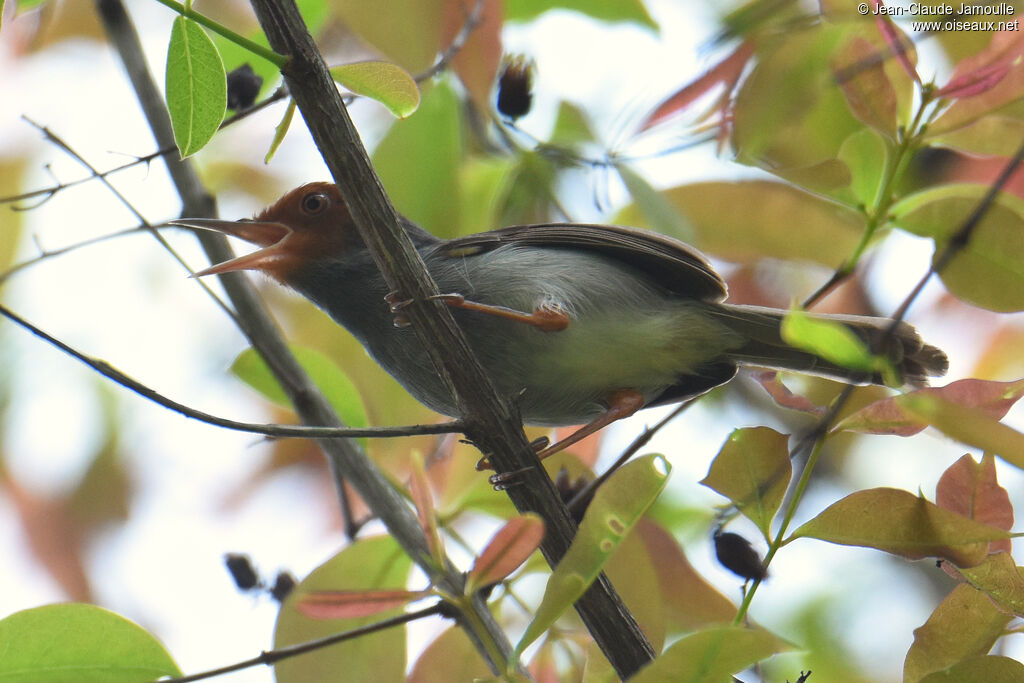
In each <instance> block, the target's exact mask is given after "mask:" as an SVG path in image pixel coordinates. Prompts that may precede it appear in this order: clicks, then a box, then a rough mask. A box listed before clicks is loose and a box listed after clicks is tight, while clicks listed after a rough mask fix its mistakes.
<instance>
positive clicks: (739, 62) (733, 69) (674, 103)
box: [640, 41, 754, 130]
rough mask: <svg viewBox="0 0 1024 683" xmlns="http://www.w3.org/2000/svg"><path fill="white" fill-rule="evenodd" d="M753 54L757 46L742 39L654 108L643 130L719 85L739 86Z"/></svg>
mask: <svg viewBox="0 0 1024 683" xmlns="http://www.w3.org/2000/svg"><path fill="white" fill-rule="evenodd" d="M753 54H754V46H753V44H752V43H750V42H749V41H743V42H742V43H740V46H739V47H737V48H736V49H735V50H734V51H733V52H732V54H730V55H729V56H728V57H726V58H725V59H723V60H722V61H720V62H719V63H718V64H716V65H714V66H713V67H711V68H710V69H708V70H707V71H706V72H705V73H704V74H703V75H701V76H699V77H698V78H697V79H696V80H694V81H691V82H690V83H688V84H687V85H685V86H683V88H682V89H680V90H679V91H678V92H676V93H675V94H674V95H672V96H671V97H669V98H668V99H667V100H665V101H664V102H662V103H661V104H659V105H658V106H657V107H655V109H654V111H653V112H651V113H650V115H648V117H647V118H646V119H645V120H644V122H643V123H642V124H640V130H647V129H648V128H651V127H653V126H656V125H658V124H659V123H661V122H662V121H664V120H665V119H667V118H670V117H672V116H673V115H675V114H677V113H678V112H680V111H682V110H684V109H686V108H687V107H688V106H690V105H691V104H692V103H693V102H694V101H695V100H697V99H698V98H699V97H701V96H702V95H704V94H706V93H708V92H709V91H711V90H712V89H713V88H715V87H716V86H718V85H722V86H725V91H726V92H727V93H728V92H731V91H732V89H733V88H735V87H736V83H737V81H739V79H740V76H741V75H742V74H743V69H744V67H746V65H747V62H748V61H750V58H751V57H752V56H753Z"/></svg>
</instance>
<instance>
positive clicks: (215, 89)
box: [166, 16, 228, 159]
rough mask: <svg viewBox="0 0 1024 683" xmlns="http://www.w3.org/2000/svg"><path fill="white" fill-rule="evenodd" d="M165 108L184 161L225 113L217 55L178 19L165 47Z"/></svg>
mask: <svg viewBox="0 0 1024 683" xmlns="http://www.w3.org/2000/svg"><path fill="white" fill-rule="evenodd" d="M166 89H167V109H168V111H169V112H170V115H171V127H172V128H173V129H174V142H175V143H176V144H177V145H178V150H179V151H180V152H181V157H182V158H183V159H184V158H185V157H187V156H191V155H193V154H195V153H196V152H198V151H199V150H200V149H202V148H203V147H204V146H205V145H206V143H207V142H209V141H210V138H212V137H213V134H214V133H216V132H217V128H218V127H219V126H220V122H221V121H222V120H223V119H224V112H225V111H226V110H227V104H228V89H227V77H226V76H225V74H224V63H223V62H221V59H220V53H219V52H217V48H216V46H214V44H213V41H211V40H210V38H209V36H207V35H206V32H205V31H204V30H203V28H202V27H201V26H200V25H199V24H197V23H196V22H194V21H191V20H190V19H186V18H185V17H183V16H179V17H178V18H176V19H175V20H174V24H173V25H172V27H171V41H170V44H169V45H168V46H167V74H166Z"/></svg>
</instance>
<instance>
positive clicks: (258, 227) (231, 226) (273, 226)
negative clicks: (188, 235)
mask: <svg viewBox="0 0 1024 683" xmlns="http://www.w3.org/2000/svg"><path fill="white" fill-rule="evenodd" d="M168 225H177V226H180V227H183V228H198V229H199V230H213V231H214V232H220V233H223V234H225V235H231V236H232V237H237V238H239V239H243V240H245V241H246V242H252V243H253V244H256V245H259V246H261V247H263V248H262V249H259V250H257V251H254V252H252V253H251V254H245V255H244V256H239V257H238V258H233V259H231V260H230V261H225V262H224V263H218V264H217V265H214V266H210V267H209V268H207V269H205V270H201V271H199V272H198V273H196V274H195V277H202V276H204V275H217V274H218V273H230V272H232V271H235V270H273V266H274V265H275V264H276V263H277V262H278V260H280V258H281V255H282V247H283V243H284V238H285V237H287V236H288V235H290V234H291V232H292V231H291V230H289V229H288V227H287V226H285V225H282V224H281V223H273V222H263V221H252V220H241V221H222V220H218V219H215V218H182V219H179V220H174V221H168Z"/></svg>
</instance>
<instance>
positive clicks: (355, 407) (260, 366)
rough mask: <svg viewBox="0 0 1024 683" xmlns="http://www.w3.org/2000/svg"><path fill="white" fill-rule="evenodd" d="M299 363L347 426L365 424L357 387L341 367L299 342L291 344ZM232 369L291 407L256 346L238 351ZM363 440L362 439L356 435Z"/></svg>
mask: <svg viewBox="0 0 1024 683" xmlns="http://www.w3.org/2000/svg"><path fill="white" fill-rule="evenodd" d="M289 348H290V349H291V351H292V353H293V354H294V355H295V359H296V360H297V361H299V365H301V366H302V368H303V369H304V370H305V371H306V372H307V373H308V374H309V376H310V378H311V379H312V380H313V382H314V383H315V384H316V385H317V387H319V388H320V391H321V392H322V393H323V395H324V397H325V398H326V399H327V401H328V402H329V403H330V404H331V406H332V407H333V408H334V410H335V412H336V413H338V416H339V417H341V419H342V421H343V422H344V423H345V424H346V425H348V426H349V427H366V426H367V425H368V424H369V420H368V419H367V418H366V408H365V407H364V406H363V399H362V397H361V396H360V394H359V390H358V389H356V386H355V385H354V384H352V380H350V379H349V378H348V375H346V374H345V373H344V372H343V371H342V370H341V368H339V367H338V366H337V365H336V364H335V363H334V361H332V360H331V359H330V358H328V357H327V356H325V355H324V354H322V353H320V352H319V351H315V350H314V349H309V348H305V347H302V346H294V345H293V346H290V347H289ZM231 372H232V373H233V374H234V375H235V376H236V377H238V378H239V379H240V380H242V381H243V382H245V383H246V384H248V385H249V386H250V387H252V388H253V389H255V390H256V391H258V392H260V393H261V394H263V396H264V397H265V398H266V399H267V400H269V401H272V402H274V403H276V404H278V405H280V406H284V407H287V408H290V407H291V403H290V402H289V401H288V395H287V394H286V393H285V392H284V389H282V388H281V385H280V384H278V382H277V379H275V378H274V374H273V373H272V372H270V368H268V367H267V364H266V363H265V362H264V361H263V357H262V356H260V355H259V353H257V352H256V349H253V348H248V349H246V350H245V351H242V353H240V354H238V357H237V358H235V361H234V362H233V363H232V364H231ZM359 441H360V443H363V444H365V439H359Z"/></svg>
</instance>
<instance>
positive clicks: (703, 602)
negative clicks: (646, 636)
mask: <svg viewBox="0 0 1024 683" xmlns="http://www.w3.org/2000/svg"><path fill="white" fill-rule="evenodd" d="M636 530H637V533H638V534H639V535H640V537H641V538H642V539H643V542H644V544H645V545H646V546H647V552H648V553H649V554H650V556H651V562H652V563H653V565H654V571H655V572H656V573H657V575H658V590H659V591H660V593H661V594H662V595H664V596H665V616H666V622H667V623H666V625H667V627H668V629H669V632H670V633H679V632H681V631H693V630H694V629H698V628H701V627H704V626H708V625H710V624H720V623H727V622H730V621H732V619H733V617H735V616H736V606H735V605H733V604H732V602H731V601H730V600H729V598H727V597H725V596H724V595H722V594H721V593H719V592H718V590H717V589H716V588H715V587H714V586H712V585H711V584H709V583H708V582H707V581H705V580H704V578H703V577H702V576H701V575H700V574H699V573H697V570H696V569H694V568H693V565H691V564H690V561H689V560H688V559H686V554H685V553H684V552H683V549H682V548H681V547H680V546H679V542H678V541H676V539H674V538H673V537H672V535H671V534H669V533H668V532H667V531H665V530H664V529H663V528H661V527H660V526H658V525H657V524H655V523H654V522H652V521H650V520H648V519H643V520H640V523H639V524H637V527H636Z"/></svg>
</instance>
